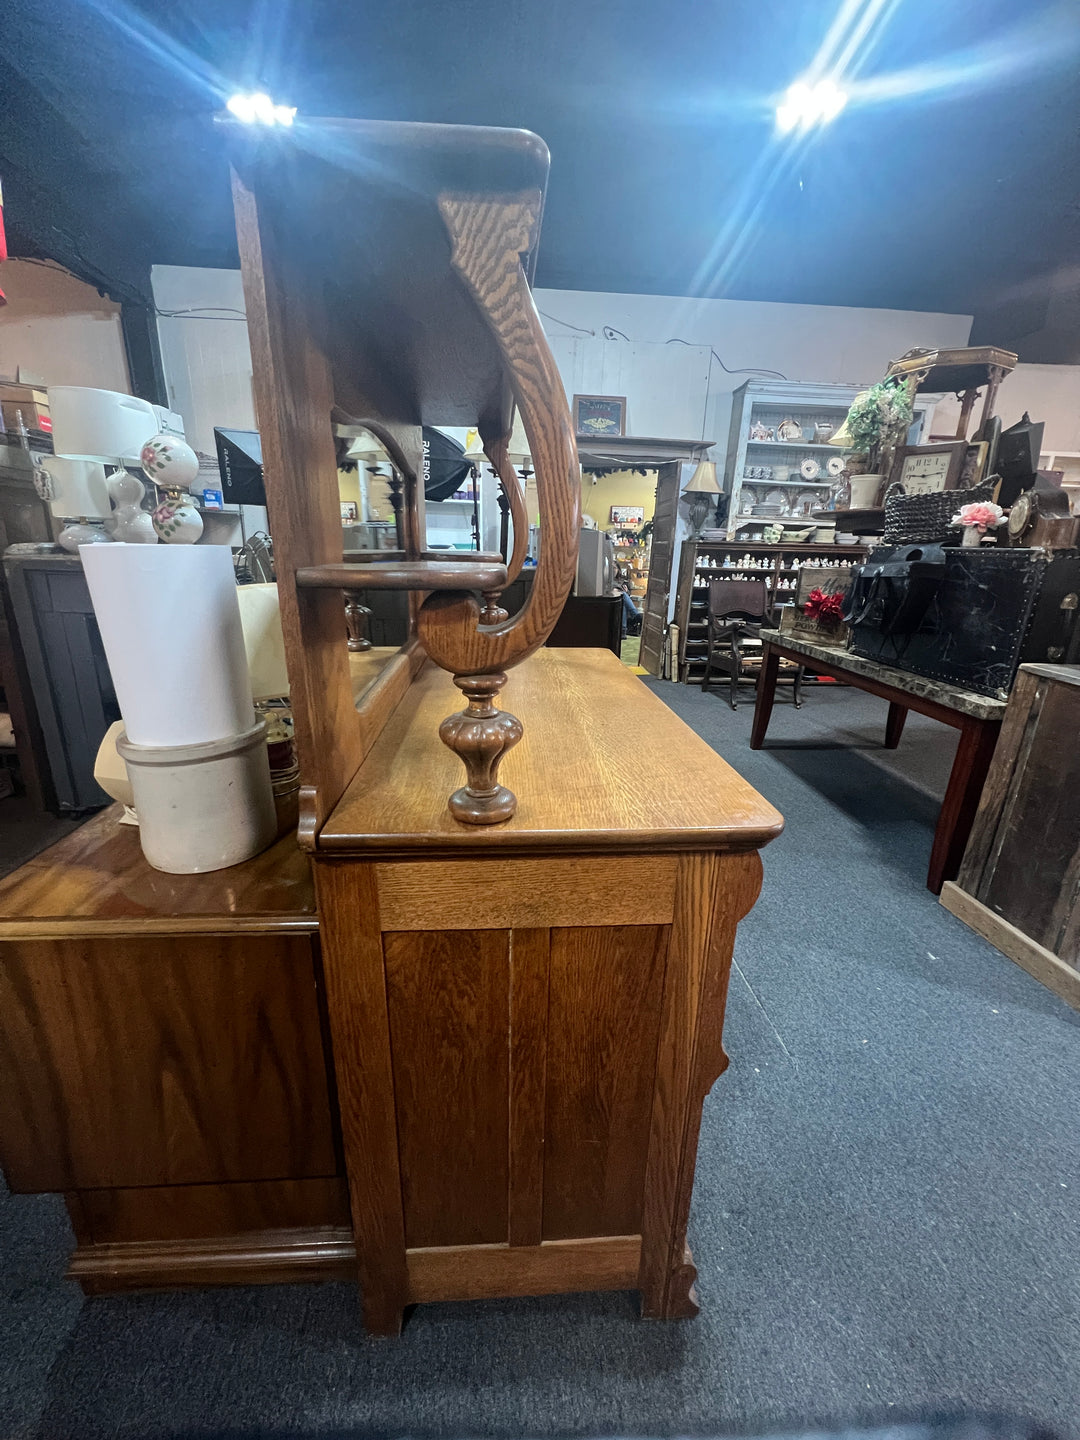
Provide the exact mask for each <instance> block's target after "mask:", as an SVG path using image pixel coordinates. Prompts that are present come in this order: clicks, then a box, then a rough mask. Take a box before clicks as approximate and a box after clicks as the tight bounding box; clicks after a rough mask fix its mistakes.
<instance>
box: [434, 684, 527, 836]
mask: <svg viewBox="0 0 1080 1440" xmlns="http://www.w3.org/2000/svg"><path fill="white" fill-rule="evenodd" d="M454 684H455V685H456V686H457V687H458V689H459V690H460V691H461V693H462V694H463V695H464V696H465V699H466V700H467V701H468V702H469V703H468V704H467V705H466V707H465V709H464V710H460V711H458V712H457V714H455V715H448V716H447V717H446V719H445V720H444V721H443V722H442V724H441V725H440V726H439V739H440V740H441V741H442V742H443V744H444V745H448V746H449V747H450V749H451V750H453V752H454V754H455V755H458V756H460V757H461V759H462V760H463V761H464V762H465V773H466V775H467V776H468V780H467V783H466V784H465V785H463V786H462V788H461V789H460V790H455V791H454V793H453V794H452V795H451V796H450V800H449V805H450V813H451V814H452V815H453V816H454V818H455V820H464V821H466V822H467V823H468V824H470V825H497V824H499V823H500V822H501V821H503V820H509V819H510V817H511V815H513V813H514V811H515V810H516V809H517V797H516V796H515V795H514V794H513V792H512V791H510V790H507V788H506V786H505V785H500V784H499V762H500V761H501V760H502V758H503V756H504V755H505V754H506V752H507V751H508V750H511V749H513V747H514V746H515V745H516V744H517V743H518V741H519V740H520V739H521V737H522V735H523V734H524V729H523V727H522V724H521V721H520V720H519V719H518V718H517V716H516V715H511V714H509V713H508V712H507V711H506V710H500V709H499V708H498V707H497V705H496V704H495V697H496V696H497V695H498V693H499V691H500V690H501V689H502V687H503V686H504V685H505V684H506V676H505V675H503V674H498V675H455V676H454Z"/></svg>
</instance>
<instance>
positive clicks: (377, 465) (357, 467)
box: [334, 425, 410, 709]
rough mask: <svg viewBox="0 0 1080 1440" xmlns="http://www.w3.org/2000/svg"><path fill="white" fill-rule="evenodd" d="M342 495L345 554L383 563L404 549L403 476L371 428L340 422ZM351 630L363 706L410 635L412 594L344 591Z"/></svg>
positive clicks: (356, 695) (355, 685)
mask: <svg viewBox="0 0 1080 1440" xmlns="http://www.w3.org/2000/svg"><path fill="white" fill-rule="evenodd" d="M334 428H335V432H336V435H337V453H338V496H339V499H340V502H341V538H342V546H341V549H342V559H343V560H345V561H362V562H364V563H367V564H378V563H379V560H380V558H385V559H389V558H390V557H391V556H392V555H394V554H395V553H400V552H401V550H402V549H403V544H402V538H401V537H402V515H401V505H402V495H403V489H404V487H403V483H402V478H401V476H400V475H399V474H398V472H397V471H396V470H395V468H394V466H393V464H392V463H391V461H390V456H389V455H388V454H387V452H386V449H385V447H384V446H383V444H382V443H381V441H380V440H379V439H378V438H377V437H376V436H375V435H373V434H372V433H371V431H370V430H367V429H365V428H364V427H362V426H356V425H349V426H344V425H337V426H335V427H334ZM342 605H343V606H344V607H345V619H346V626H347V630H348V646H349V671H350V675H351V677H352V692H353V703H354V704H355V705H356V707H357V709H360V708H361V707H362V706H363V704H364V702H365V700H366V699H367V697H368V694H369V692H370V689H371V686H372V685H373V684H374V682H375V681H376V680H377V679H378V677H379V676H380V675H381V674H382V672H383V670H384V669H385V668H386V666H387V665H388V664H389V662H390V661H391V660H392V659H393V658H394V656H395V655H397V654H398V653H399V652H400V650H401V649H402V647H403V646H404V645H405V644H406V643H407V641H408V639H409V635H410V611H409V596H408V594H407V593H406V592H404V591H394V590H364V589H363V588H362V587H361V588H358V589H356V590H350V591H347V592H343V593H342Z"/></svg>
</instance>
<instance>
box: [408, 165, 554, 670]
mask: <svg viewBox="0 0 1080 1440" xmlns="http://www.w3.org/2000/svg"><path fill="white" fill-rule="evenodd" d="M439 211H440V213H441V215H442V217H443V220H444V222H445V224H446V227H447V230H448V231H449V233H450V239H451V242H452V246H453V251H452V256H451V260H452V264H453V266H454V268H455V270H456V271H457V272H458V274H459V275H460V276H461V278H462V280H463V281H464V282H465V284H466V285H467V286H468V288H469V291H470V293H471V294H472V296H473V299H474V300H475V301H476V304H477V305H478V307H479V308H480V310H481V312H482V313H483V315H484V316H485V318H486V319H487V322H488V324H489V325H490V327H491V331H492V334H493V335H494V336H495V339H496V341H497V343H498V346H499V349H500V351H501V352H502V356H503V359H504V360H505V361H506V366H507V370H508V372H509V376H510V383H511V387H512V389H513V392H514V398H515V400H516V402H517V406H518V409H519V411H520V413H521V419H522V423H523V424H524V426H525V433H526V434H527V435H528V437H529V444H530V449H531V453H532V458H533V464H534V466H535V469H536V488H537V495H538V498H539V505H540V524H541V528H542V532H543V537H544V543H543V550H542V554H541V558H540V564H539V565H538V566H537V573H536V580H535V582H534V584H533V587H532V593H531V595H530V597H529V600H528V602H527V603H526V604H525V605H524V606H523V607H522V609H521V610H520V611H519V612H518V613H517V614H516V615H513V616H511V617H510V618H509V619H507V620H504V621H502V622H501V623H500V624H498V625H492V626H483V625H481V622H480V606H479V604H478V602H477V600H476V599H475V598H474V597H473V596H471V595H470V596H464V597H462V596H459V595H451V594H445V593H443V594H440V593H438V592H436V593H435V594H432V595H429V596H428V598H427V599H426V600H425V602H424V604H423V605H422V606H421V609H420V614H419V616H418V631H419V635H420V642H421V644H422V645H423V646H424V649H425V650H426V651H427V652H428V654H429V655H430V656H431V658H432V659H433V660H434V661H435V663H436V664H437V665H441V666H442V668H443V669H444V670H449V671H450V672H451V673H452V674H455V675H481V674H490V673H493V672H498V671H503V670H506V669H508V668H509V667H510V666H513V665H517V664H518V663H519V662H520V661H522V660H524V659H526V658H527V657H528V656H529V655H531V654H532V653H533V651H534V650H536V649H538V648H539V647H540V646H541V645H542V644H543V643H544V641H545V640H546V639H547V637H548V635H549V634H550V633H551V630H552V627H553V626H554V624H555V621H556V620H557V619H558V618H559V615H560V613H561V611H562V608H563V605H564V604H565V602H566V597H567V596H568V595H569V593H570V587H571V585H572V584H573V582H574V574H575V571H576V569H577V547H578V530H579V529H580V525H581V481H580V474H579V467H578V459H577V447H576V445H575V442H574V435H573V429H572V427H571V423H570V409H569V406H568V405H567V403H566V394H565V392H564V390H563V386H562V380H561V379H560V378H559V372H558V369H557V368H556V365H555V361H554V358H553V357H552V354H551V351H550V349H549V348H548V343H547V337H546V336H545V334H544V329H543V326H542V325H541V323H540V316H539V314H538V313H537V310H536V306H535V305H534V304H533V298H532V293H531V291H530V290H529V286H528V282H527V281H526V279H525V272H524V270H523V269H522V265H521V256H522V254H523V253H525V252H526V251H528V250H529V249H530V248H531V247H532V242H533V235H534V233H535V229H536V225H537V221H538V219H539V213H540V192H539V191H529V192H526V193H524V194H522V195H517V196H507V195H504V196H498V197H496V198H494V199H476V198H473V197H469V196H454V195H444V196H442V197H441V199H440V200H439ZM493 448H494V449H495V451H496V454H499V447H498V445H497V444H494V445H493ZM492 463H493V464H496V461H495V460H494V459H492ZM507 463H508V462H507ZM496 468H497V470H498V468H499V467H498V465H496ZM500 473H501V472H500ZM511 494H512V489H511ZM522 509H524V506H522ZM517 528H519V527H515V529H517ZM520 528H521V529H523V530H524V529H525V527H524V526H521V527H520ZM526 533H527V532H526ZM516 548H517V547H516V545H515V552H516Z"/></svg>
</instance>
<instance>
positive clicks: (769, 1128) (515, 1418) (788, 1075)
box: [0, 684, 1080, 1440]
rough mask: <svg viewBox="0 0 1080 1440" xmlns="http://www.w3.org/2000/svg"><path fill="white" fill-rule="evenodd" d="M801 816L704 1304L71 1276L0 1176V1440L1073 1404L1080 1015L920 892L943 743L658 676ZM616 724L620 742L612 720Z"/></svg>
mask: <svg viewBox="0 0 1080 1440" xmlns="http://www.w3.org/2000/svg"><path fill="white" fill-rule="evenodd" d="M654 688H655V689H656V690H657V692H658V693H659V694H660V695H662V697H663V698H664V699H665V700H667V701H668V703H669V704H671V705H672V706H673V707H674V708H675V709H676V710H677V711H678V712H679V713H680V714H681V715H683V716H684V718H685V719H686V720H687V721H688V722H689V723H690V724H691V725H692V726H693V727H694V728H695V729H696V730H697V731H698V732H699V733H700V734H702V735H703V736H704V737H705V738H706V739H707V740H708V741H709V742H710V743H711V744H712V745H714V746H715V748H716V749H717V750H718V751H719V752H720V753H721V754H722V755H724V756H725V757H726V758H727V759H728V760H730V761H731V762H732V763H733V764H734V765H735V766H736V767H737V768H738V769H739V770H741V771H742V772H743V773H744V774H745V775H746V776H747V777H748V778H749V779H750V780H751V781H752V782H753V783H754V784H755V785H756V786H758V788H759V789H760V790H761V791H762V792H763V793H764V794H765V795H766V796H768V798H769V799H770V800H772V801H773V802H774V803H775V804H776V805H777V806H778V807H779V808H780V809H781V810H782V812H783V813H784V815H785V816H786V818H787V829H786V832H785V834H784V835H783V836H782V837H781V839H780V840H778V841H777V842H776V843H775V844H774V845H772V846H771V847H770V848H769V849H768V850H767V851H766V854H765V886H764V890H763V893H762V897H761V900H760V902H759V904H758V905H757V907H756V908H755V910H754V911H753V912H752V914H751V915H750V916H749V918H748V919H747V921H746V922H745V923H744V925H743V926H742V928H741V931H740V935H739V941H738V946H737V951H736V962H737V967H736V969H735V971H734V973H733V976H732V985H731V999H730V1004H729V1008H728V1021H727V1031H726V1039H727V1046H728V1050H729V1051H730V1054H731V1057H732V1064H731V1068H730V1069H729V1071H728V1072H727V1074H726V1075H725V1076H724V1077H723V1078H722V1079H721V1080H720V1082H719V1083H718V1084H717V1086H716V1087H715V1089H714V1091H713V1094H712V1096H711V1097H710V1098H709V1100H708V1101H707V1103H706V1107H705V1117H704V1124H703V1128H702V1133H701V1148H700V1158H699V1164H698V1177H697V1186H696V1190H695V1196H694V1210H693V1218H692V1222H691V1242H692V1244H693V1246H694V1253H695V1258H696V1261H697V1265H698V1269H699V1275H700V1278H699V1283H698V1289H699V1293H700V1298H701V1301H702V1307H703V1308H702V1313H701V1315H700V1317H699V1318H698V1319H697V1320H696V1321H694V1322H690V1323H682V1324H676V1325H658V1324H643V1323H641V1322H639V1321H637V1320H636V1319H635V1316H634V1308H633V1305H632V1302H631V1299H630V1297H629V1296H626V1295H621V1294H619V1295H600V1296H597V1295H585V1296H572V1297H552V1298H548V1299H543V1300H534V1301H504V1302H494V1303H486V1304H468V1305H434V1306H425V1307H420V1308H419V1309H418V1310H417V1311H416V1313H415V1314H414V1316H413V1318H412V1320H411V1321H410V1323H409V1325H408V1327H407V1330H406V1332H405V1335H404V1337H403V1338H402V1339H401V1341H400V1342H387V1341H378V1342H376V1341H369V1340H367V1339H365V1338H364V1336H363V1334H362V1333H361V1330H360V1317H359V1311H358V1306H357V1296H356V1292H355V1290H354V1288H353V1287H351V1286H348V1285H332V1286H325V1287H309V1288H301V1287H295V1288H287V1289H284V1288H283V1289H265V1290H258V1289H243V1290H232V1291H222V1290H219V1291H213V1292H202V1293H191V1294H175V1295H147V1296H140V1297H135V1298H125V1299H102V1300H94V1301H81V1300H80V1299H79V1297H78V1294H77V1292H76V1291H75V1290H74V1289H73V1287H71V1286H69V1285H67V1284H66V1283H65V1282H64V1281H63V1280H62V1279H61V1278H60V1276H61V1271H62V1266H63V1263H64V1258H65V1253H66V1248H67V1246H68V1244H69V1243H70V1240H69V1236H68V1234H67V1231H66V1225H65V1221H64V1218H63V1212H62V1209H61V1207H60V1205H59V1202H58V1201H56V1200H54V1199H52V1198H48V1197H44V1198H34V1197H14V1198H13V1197H7V1198H6V1199H4V1200H0V1258H2V1261H3V1264H2V1280H0V1436H2V1437H5V1440H8V1437H21V1436H42V1437H79V1440H83V1437H87V1440H89V1437H97V1436H136V1435H140V1436H142V1435H154V1436H196V1435H201V1436H205V1435H208V1434H212V1433H213V1434H227V1435H235V1436H252V1435H264V1436H270V1435H273V1436H287V1435H296V1434H301V1433H302V1434H305V1435H308V1434H311V1435H314V1434H320V1433H323V1434H326V1433H330V1432H338V1433H340V1432H346V1431H347V1432H349V1433H355V1434H358V1435H360V1434H363V1435H372V1434H375V1433H381V1434H386V1433H389V1434H392V1435H405V1434H418V1433H423V1432H428V1433H439V1434H459V1435H500V1436H502V1435H506V1436H510V1435H521V1434H526V1435H528V1434H532V1435H537V1436H539V1435H547V1434H554V1433H576V1434H581V1433H591V1434H605V1433H607V1434H619V1433H622V1434H634V1433H643V1432H652V1433H683V1434H686V1433H692V1432H698V1433H704V1432H709V1431H712V1432H714V1433H715V1432H717V1431H727V1432H730V1431H732V1430H737V1429H763V1428H770V1427H773V1428H778V1427H788V1428H794V1427H796V1426H797V1425H799V1424H803V1423H856V1422H867V1421H872V1420H884V1421H891V1420H894V1419H896V1418H897V1417H899V1416H900V1415H909V1414H912V1413H925V1412H928V1411H932V1410H949V1409H951V1410H956V1409H958V1408H962V1409H971V1410H984V1411H986V1410H989V1411H998V1412H1007V1413H1010V1414H1012V1415H1017V1416H1026V1417H1032V1418H1038V1419H1040V1420H1042V1421H1043V1422H1046V1423H1051V1424H1054V1425H1056V1427H1057V1429H1058V1431H1059V1432H1060V1433H1062V1434H1065V1435H1071V1434H1074V1433H1076V1432H1075V1431H1074V1428H1073V1427H1074V1424H1075V1422H1076V1418H1077V1416H1080V1218H1078V1206H1077V1202H1078V1199H1080V1145H1078V1143H1077V1121H1076V1113H1077V1100H1078V1097H1080V1017H1078V1016H1077V1015H1076V1014H1074V1013H1073V1012H1072V1011H1071V1010H1069V1009H1068V1008H1067V1007H1066V1006H1065V1005H1063V1004H1062V1003H1061V1002H1060V1001H1058V1000H1057V999H1055V998H1054V997H1053V996H1052V995H1050V994H1049V993H1048V992H1047V991H1045V990H1044V989H1042V987H1041V986H1039V985H1038V984H1037V983H1036V982H1035V981H1034V980H1032V979H1030V978H1029V977H1028V976H1027V975H1025V974H1024V973H1023V972H1021V971H1020V970H1019V969H1017V968H1016V967H1015V966H1013V965H1012V964H1010V962H1009V961H1007V960H1005V959H1004V958H1003V957H1002V956H1000V955H999V954H997V952H996V951H994V950H992V949H991V948H990V947H989V946H988V945H986V944H985V943H984V942H982V941H981V940H979V939H978V938H977V937H976V936H975V935H973V934H972V933H971V932H970V931H968V930H967V929H966V928H965V927H964V926H963V925H961V924H960V923H959V921H957V920H955V919H954V918H953V917H952V916H950V915H949V914H947V913H946V912H945V911H944V910H942V909H941V908H940V906H939V905H938V904H937V903H936V901H935V900H934V898H933V897H932V896H931V895H930V894H929V892H928V891H927V890H926V889H925V888H924V882H925V872H926V864H927V859H928V855H929V846H930V834H931V829H932V825H933V820H934V816H935V813H936V806H937V801H938V799H939V797H940V794H941V792H942V790H943V787H944V783H945V777H946V776H947V773H948V767H949V763H950V761H951V756H952V750H953V746H954V740H953V738H952V734H951V732H948V731H946V730H945V729H944V728H943V727H941V726H938V725H935V724H933V723H932V722H929V721H922V720H920V719H919V718H918V717H915V716H912V717H911V720H910V721H909V725H908V733H907V735H906V736H905V739H904V742H903V744H902V746H901V748H900V749H899V750H898V751H896V752H895V753H888V752H884V751H882V750H881V749H880V748H879V742H880V737H881V735H882V733H883V729H884V721H885V705H884V703H883V702H878V701H875V700H872V699H871V698H869V697H866V696H862V695H859V694H855V693H853V692H850V691H846V690H838V689H833V688H831V687H828V688H827V687H820V688H818V689H815V690H811V691H810V692H809V694H808V697H807V701H806V704H805V706H804V707H803V709H802V710H801V711H799V712H795V711H794V710H793V709H792V707H791V705H790V702H786V703H785V702H779V703H778V705H777V709H776V711H775V714H774V720H773V728H772V731H771V734H770V748H768V749H766V750H764V751H762V752H759V753H757V754H754V753H752V752H751V751H750V750H749V749H748V746H747V738H748V733H749V723H750V705H749V704H746V705H744V706H740V708H739V710H738V712H737V713H735V714H733V713H732V712H731V711H730V710H729V709H728V707H727V705H726V703H725V702H724V701H723V700H722V699H721V698H720V697H719V696H718V695H704V696H703V695H701V694H700V692H699V691H697V690H693V689H686V688H683V687H677V686H671V685H663V684H656V685H655V687H654ZM627 743H628V744H632V743H633V737H632V736H628V740H627Z"/></svg>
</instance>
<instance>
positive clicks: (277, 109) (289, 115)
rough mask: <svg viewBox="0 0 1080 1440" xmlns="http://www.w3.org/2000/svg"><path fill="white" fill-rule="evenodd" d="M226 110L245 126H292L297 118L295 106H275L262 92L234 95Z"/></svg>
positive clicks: (227, 103) (229, 100) (230, 98)
mask: <svg viewBox="0 0 1080 1440" xmlns="http://www.w3.org/2000/svg"><path fill="white" fill-rule="evenodd" d="M225 108H226V109H227V110H229V111H230V113H231V114H233V115H235V116H236V118H237V119H238V120H242V121H243V123H244V124H245V125H291V124H292V123H293V120H294V119H295V118H296V106H295V105H292V106H289V105H275V104H274V102H273V101H272V100H271V99H270V96H269V95H264V94H263V92H262V91H261V90H257V91H256V92H255V93H254V94H252V95H244V94H237V95H232V96H230V97H229V99H228V101H227V102H226V107H225Z"/></svg>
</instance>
